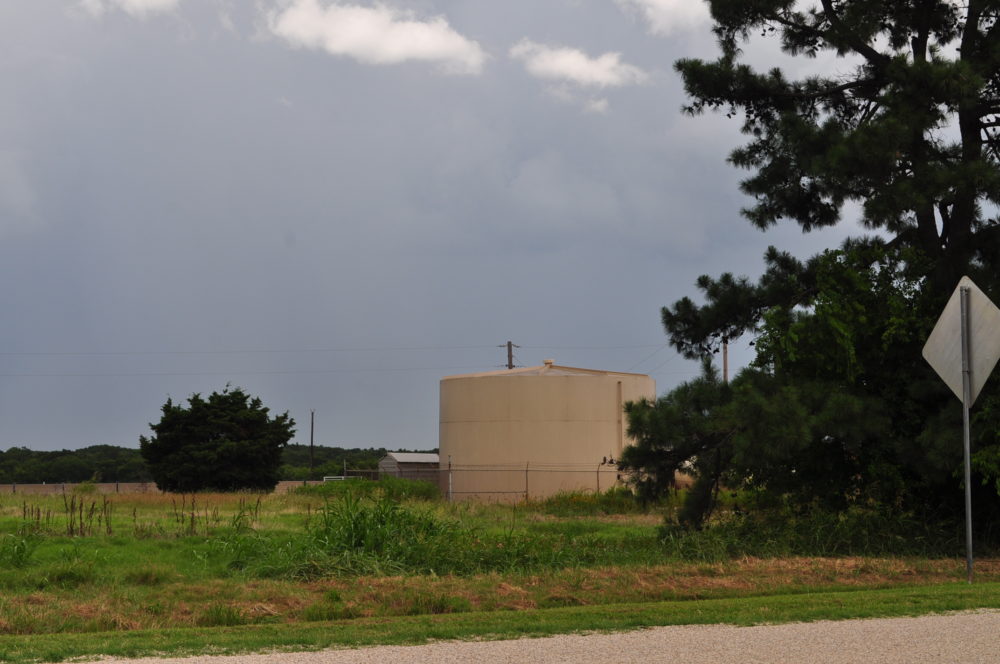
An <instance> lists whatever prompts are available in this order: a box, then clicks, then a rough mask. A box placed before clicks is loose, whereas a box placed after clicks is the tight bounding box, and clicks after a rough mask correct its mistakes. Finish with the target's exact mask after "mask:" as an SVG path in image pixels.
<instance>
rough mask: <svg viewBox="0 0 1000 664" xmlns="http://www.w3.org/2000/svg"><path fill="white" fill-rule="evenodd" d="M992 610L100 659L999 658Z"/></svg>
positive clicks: (841, 662) (628, 663)
mask: <svg viewBox="0 0 1000 664" xmlns="http://www.w3.org/2000/svg"><path fill="white" fill-rule="evenodd" d="M998 635H1000V611H974V612H963V613H954V614H946V615H932V616H922V617H919V618H886V619H873V620H845V621H820V622H812V623H792V624H786V625H760V626H754V627H733V626H729V625H688V626H680V627H657V628H653V629H646V630H641V631H636V632H624V633H615V634H586V635H564V636H553V637H546V638H539V639H517V640H511V641H471V642H469V641H459V642H441V643H433V644H429V645H421V646H378V647H372V648H361V649H357V650H324V651H320V652H308V653H272V654H262V655H238V656H213V657H189V658H147V659H141V660H124V659H105V660H102V664H125V663H126V662H131V663H133V664H135V663H140V664H371V663H375V662H378V663H379V664H418V663H420V664H423V663H425V662H435V664H451V663H458V662H461V663H465V662H481V663H486V662H489V663H501V662H503V663H505V662H511V663H514V662H517V663H521V662H537V663H540V664H608V663H616V664H632V663H635V664H639V663H642V664H646V663H648V662H685V664H703V663H704V664H765V663H766V664H771V663H778V662H781V663H789V662H824V663H828V664H849V663H851V664H853V663H855V662H856V663H858V664H861V663H864V664H869V663H872V662H880V663H884V664H895V663H897V662H898V663H899V664H921V663H923V662H935V663H939V662H963V663H965V664H978V663H980V662H982V663H993V662H1000V647H998V645H1000V642H998Z"/></svg>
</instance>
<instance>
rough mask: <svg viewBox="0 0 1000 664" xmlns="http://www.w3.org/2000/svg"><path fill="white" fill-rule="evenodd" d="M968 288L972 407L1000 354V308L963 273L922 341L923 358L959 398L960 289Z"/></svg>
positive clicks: (960, 353) (960, 351)
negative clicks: (931, 329) (928, 333)
mask: <svg viewBox="0 0 1000 664" xmlns="http://www.w3.org/2000/svg"><path fill="white" fill-rule="evenodd" d="M962 288H968V289H969V304H968V308H969V360H970V365H969V366H970V374H971V375H970V378H971V387H972V390H971V395H972V397H971V398H972V400H971V401H970V402H969V404H968V406H969V407H970V408H971V407H972V404H973V403H975V401H976V397H978V396H979V392H980V390H982V389H983V385H984V384H985V383H986V379H987V378H989V377H990V373H991V372H992V371H993V367H994V366H996V363H997V359H998V358H1000V309H997V307H996V305H995V304H993V302H992V301H990V298H988V297H987V296H986V294H985V293H983V291H981V290H979V287H978V286H976V284H974V283H972V279H969V278H968V277H962V280H961V281H960V282H958V287H957V288H956V289H955V292H954V293H952V294H951V298H949V300H948V304H946V305H945V307H944V311H943V312H942V313H941V317H940V318H938V322H937V325H935V326H934V330H933V331H932V332H931V335H930V337H928V338H927V343H926V344H924V350H923V356H924V359H925V360H927V362H928V363H929V364H930V365H931V367H933V368H934V371H936V372H937V373H938V375H939V376H941V380H943V381H944V382H945V384H946V385H947V386H948V387H950V388H951V391H952V392H954V393H955V396H957V397H958V399H959V401H961V400H962V318H961V306H962V305H961V301H960V295H959V294H960V292H961V289H962Z"/></svg>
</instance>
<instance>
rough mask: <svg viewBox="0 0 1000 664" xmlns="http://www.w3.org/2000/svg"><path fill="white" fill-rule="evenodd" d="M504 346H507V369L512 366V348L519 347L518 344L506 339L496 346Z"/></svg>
mask: <svg viewBox="0 0 1000 664" xmlns="http://www.w3.org/2000/svg"><path fill="white" fill-rule="evenodd" d="M504 346H506V347H507V368H508V369H513V368H514V349H515V348H520V346H518V345H517V344H516V343H514V342H513V341H508V342H507V343H506V344H500V345H499V346H497V348H503V347H504Z"/></svg>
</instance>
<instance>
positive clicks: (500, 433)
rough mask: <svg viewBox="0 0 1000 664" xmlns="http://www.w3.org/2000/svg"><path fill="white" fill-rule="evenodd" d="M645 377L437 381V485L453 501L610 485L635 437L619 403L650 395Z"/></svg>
mask: <svg viewBox="0 0 1000 664" xmlns="http://www.w3.org/2000/svg"><path fill="white" fill-rule="evenodd" d="M655 396H656V383H655V382H654V381H653V379H652V378H650V377H649V376H647V375H644V374H631V373H620V372H614V371H596V370H592V369H579V368H574V367H563V366H559V365H557V364H555V363H554V362H553V361H552V360H546V361H545V364H543V365H542V366H539V367H528V368H524V369H512V370H508V371H494V372H489V373H478V374H465V375H459V376H447V377H445V378H442V379H441V421H440V423H441V429H440V446H439V453H440V459H441V470H442V490H443V491H445V492H446V493H449V494H450V495H451V496H452V497H453V498H454V499H456V500H457V499H462V498H479V499H487V500H498V501H505V502H506V501H512V500H521V499H524V498H525V497H526V496H527V497H528V498H544V497H547V496H550V495H552V494H554V493H557V492H559V491H595V490H600V491H603V490H606V489H608V488H610V487H611V486H613V485H615V484H616V483H617V481H618V473H617V471H616V469H615V467H614V464H613V461H615V460H617V459H618V458H619V457H620V456H621V451H622V449H623V448H624V447H625V446H626V445H629V444H630V443H631V441H630V439H629V438H628V437H627V436H626V434H625V431H626V429H627V427H628V423H627V422H626V420H625V414H624V412H623V406H624V404H625V402H627V401H634V400H637V399H640V398H642V397H646V398H649V399H653V398H655Z"/></svg>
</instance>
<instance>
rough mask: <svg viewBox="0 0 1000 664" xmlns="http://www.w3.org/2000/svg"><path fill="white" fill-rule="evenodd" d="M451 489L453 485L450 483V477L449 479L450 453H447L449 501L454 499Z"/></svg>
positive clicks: (452, 489)
mask: <svg viewBox="0 0 1000 664" xmlns="http://www.w3.org/2000/svg"><path fill="white" fill-rule="evenodd" d="M453 491H454V485H453V484H452V479H451V455H450V454H449V455H448V502H449V503H450V502H452V501H454V499H455V497H454V494H453Z"/></svg>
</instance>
